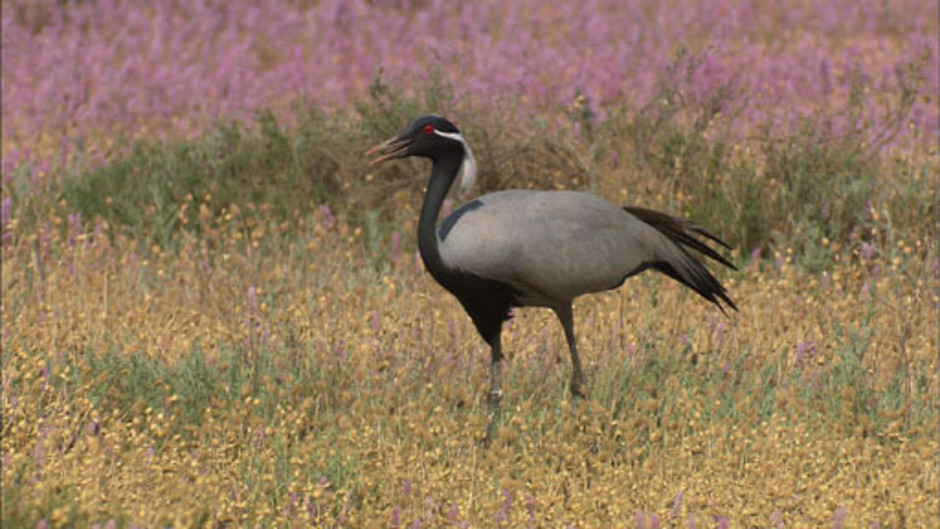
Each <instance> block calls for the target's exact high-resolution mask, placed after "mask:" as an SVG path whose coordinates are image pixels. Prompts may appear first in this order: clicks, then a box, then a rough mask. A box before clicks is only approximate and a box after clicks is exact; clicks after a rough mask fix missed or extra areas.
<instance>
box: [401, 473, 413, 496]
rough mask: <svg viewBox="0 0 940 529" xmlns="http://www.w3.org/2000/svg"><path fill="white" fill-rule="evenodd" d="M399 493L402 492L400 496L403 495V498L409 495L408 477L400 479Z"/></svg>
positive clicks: (409, 482) (409, 481)
mask: <svg viewBox="0 0 940 529" xmlns="http://www.w3.org/2000/svg"><path fill="white" fill-rule="evenodd" d="M401 494H402V496H404V497H405V498H408V497H410V496H411V480H410V479H408V478H405V480H404V481H402V484H401Z"/></svg>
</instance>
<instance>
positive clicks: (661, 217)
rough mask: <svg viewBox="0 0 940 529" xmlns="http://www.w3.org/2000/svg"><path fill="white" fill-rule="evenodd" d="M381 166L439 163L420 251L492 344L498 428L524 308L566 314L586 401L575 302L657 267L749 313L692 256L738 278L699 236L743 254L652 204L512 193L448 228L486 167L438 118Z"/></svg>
mask: <svg viewBox="0 0 940 529" xmlns="http://www.w3.org/2000/svg"><path fill="white" fill-rule="evenodd" d="M366 154H367V156H372V155H375V154H380V156H378V157H377V158H375V159H373V160H372V161H371V162H370V164H369V165H370V166H375V165H378V164H380V163H382V162H385V161H388V160H393V159H398V158H405V157H409V156H418V157H423V158H429V159H430V160H431V162H432V166H431V177H430V179H429V181H428V185H427V191H426V192H425V194H424V204H423V205H422V207H421V216H420V219H419V221H418V249H419V251H420V253H421V258H422V259H423V260H424V265H425V267H426V268H427V270H428V272H430V273H431V276H432V277H434V279H435V280H437V282H438V283H440V284H441V286H443V287H444V288H445V289H447V290H448V291H450V292H451V293H452V294H453V295H454V296H455V297H456V298H457V300H459V301H460V303H461V305H463V307H464V309H465V310H466V311H467V313H468V314H469V315H470V318H471V319H472V320H473V323H474V324H475V326H476V328H477V331H479V333H480V336H482V337H483V340H484V341H486V343H487V344H488V345H489V347H490V390H489V393H488V396H487V401H488V403H489V405H490V407H491V410H492V412H491V420H490V423H489V425H488V427H487V438H489V437H490V435H491V433H492V428H493V424H494V418H495V417H496V415H497V414H498V413H499V407H500V401H501V400H502V394H503V391H502V377H501V365H502V359H503V353H502V350H501V346H500V333H501V330H502V325H503V322H504V321H506V320H507V319H509V317H510V310H511V309H512V307H530V306H534V307H547V308H550V309H552V310H553V311H554V312H555V314H556V315H557V316H558V319H559V321H560V322H561V325H562V327H563V328H564V331H565V339H566V340H567V342H568V349H569V351H570V353H571V364H572V377H571V384H570V390H571V393H572V394H573V395H575V396H580V397H584V396H585V376H584V370H583V368H582V366H581V359H580V357H579V356H578V347H577V342H576V340H575V334H574V323H573V321H572V320H573V318H572V302H573V300H574V299H575V298H577V297H578V296H581V295H583V294H588V293H592V292H600V291H604V290H612V289H615V288H618V287H620V285H621V284H623V282H624V281H625V280H626V279H627V278H629V277H632V276H634V275H636V274H638V273H640V272H642V271H644V270H646V269H648V268H652V269H654V270H657V271H659V272H662V273H664V274H666V275H667V276H669V277H671V278H673V279H675V280H676V281H678V282H680V283H682V284H683V285H685V286H687V287H689V288H691V289H692V290H694V291H695V292H697V293H698V294H699V295H700V296H702V297H704V298H705V299H707V300H708V301H710V302H712V303H714V304H715V305H717V306H718V308H719V309H721V310H722V312H724V308H723V307H722V305H721V303H722V302H723V303H724V304H725V305H727V306H729V307H731V308H732V309H735V310H737V307H735V305H734V302H733V301H731V299H730V298H729V297H728V293H727V291H726V290H725V288H724V286H722V285H721V283H719V282H718V280H717V279H715V277H714V276H713V275H712V274H711V273H710V272H709V271H708V269H707V268H705V266H704V265H702V263H701V262H700V261H699V260H698V259H696V258H695V257H693V256H692V255H691V254H690V253H689V252H688V250H687V248H691V249H694V250H696V251H697V252H699V253H701V254H702V255H705V256H706V257H709V258H711V259H713V260H715V261H717V262H719V263H721V264H723V265H725V266H728V267H730V268H732V269H734V268H735V267H734V265H733V264H731V262H729V261H728V260H727V259H726V258H724V257H723V256H722V255H721V254H719V253H718V252H716V251H715V250H714V249H712V248H711V247H710V246H708V245H707V244H705V242H703V241H702V240H701V239H699V238H697V237H696V236H701V237H704V238H705V239H710V240H712V241H714V242H716V243H718V244H720V245H721V246H724V247H725V248H727V249H730V248H731V247H730V246H728V244H727V243H725V242H724V241H722V240H721V239H719V238H718V237H717V236H716V235H714V234H713V233H711V232H710V231H708V230H706V229H705V228H703V227H701V226H699V225H698V224H695V223H694V222H692V221H689V220H686V219H679V218H675V217H672V216H670V215H667V214H665V213H660V212H658V211H653V210H650V209H646V208H641V207H620V206H617V205H616V204H613V203H612V202H609V201H607V200H606V199H603V198H601V197H599V196H597V195H593V194H590V193H584V192H577V191H535V190H517V189H514V190H506V191H498V192H495V193H491V194H488V195H484V196H481V197H479V198H477V199H475V200H473V201H471V202H469V203H467V204H465V205H464V206H462V207H461V208H459V209H458V210H457V211H455V212H454V213H453V214H451V215H450V216H448V217H447V218H446V219H444V221H443V223H441V226H440V228H438V225H437V219H438V215H439V214H440V210H441V205H442V203H443V202H444V198H445V196H446V195H447V193H448V191H449V190H450V188H451V186H452V184H453V183H454V180H456V179H457V178H458V177H460V179H461V188H463V189H464V190H469V189H470V188H471V187H472V185H473V181H474V178H475V173H476V162H475V160H474V157H473V152H472V151H471V150H470V146H469V145H468V144H467V142H466V140H465V139H464V137H463V135H462V134H461V133H460V131H459V130H457V127H455V126H454V124H453V123H451V122H450V121H448V120H446V119H444V118H442V117H439V116H434V115H429V116H422V117H420V118H417V119H415V120H414V121H412V122H411V123H410V124H409V125H408V127H407V128H406V129H405V131H404V132H402V133H401V134H400V135H399V136H398V137H396V138H392V139H390V140H388V141H386V142H383V143H381V144H379V145H376V146H375V147H373V148H372V149H369V151H368V152H367V153H366Z"/></svg>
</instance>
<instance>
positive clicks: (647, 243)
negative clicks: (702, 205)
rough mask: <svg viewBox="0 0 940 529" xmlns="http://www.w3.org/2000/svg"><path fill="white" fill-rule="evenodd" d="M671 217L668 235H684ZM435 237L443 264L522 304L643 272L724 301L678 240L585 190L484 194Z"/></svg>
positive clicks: (611, 284) (550, 300) (563, 298)
mask: <svg viewBox="0 0 940 529" xmlns="http://www.w3.org/2000/svg"><path fill="white" fill-rule="evenodd" d="M646 211H647V210H643V212H646ZM660 215H662V214H660ZM663 217H664V218H667V219H673V218H672V217H669V216H668V215H663ZM659 220H662V219H659ZM673 220H675V221H676V222H677V223H678V224H676V226H677V227H676V228H675V229H674V230H673V231H676V233H678V234H679V235H681V236H689V237H691V234H690V233H688V232H686V231H682V229H683V228H682V227H683V226H686V225H685V224H682V222H683V221H679V220H678V219H673ZM660 224H664V221H663V222H660ZM664 225H667V226H672V225H670V224H668V223H665V224H664ZM691 226H694V225H691ZM694 227H697V226H694ZM680 232H681V233H680ZM440 236H441V239H442V240H441V256H442V258H443V260H444V262H445V264H446V265H447V266H448V267H451V268H456V269H459V270H462V271H464V272H466V273H470V274H474V275H477V276H480V277H485V278H488V279H495V280H497V281H501V282H504V283H506V284H509V285H511V286H512V287H514V288H515V289H516V290H517V291H520V292H522V293H523V294H524V295H525V297H527V298H528V303H526V304H533V305H548V306H552V304H559V303H566V302H570V301H571V300H572V299H574V298H576V297H578V296H580V295H582V294H586V293H589V292H599V291H602V290H609V289H611V288H616V287H617V286H619V285H620V284H621V283H622V282H623V281H624V280H625V279H626V278H627V277H629V276H631V275H633V274H635V273H638V272H640V271H642V270H644V269H646V268H650V267H652V268H656V269H658V270H660V271H662V272H664V273H666V274H667V275H669V276H670V277H673V278H674V279H676V280H678V281H680V282H682V283H683V284H686V285H687V286H689V287H690V288H693V289H694V290H696V291H697V292H698V293H699V294H702V295H703V296H705V297H706V298H708V299H709V300H710V301H713V302H715V295H718V297H720V298H722V299H725V298H726V296H725V295H724V289H723V288H721V285H720V284H718V283H717V281H716V280H715V279H714V277H712V276H711V274H710V273H709V272H708V270H707V269H705V267H704V266H703V265H702V264H701V263H699V262H698V261H697V260H696V259H695V258H694V257H692V256H691V255H690V254H689V253H688V252H686V251H685V250H684V249H683V248H682V247H681V246H680V245H681V244H685V245H687V246H688V243H687V242H683V240H682V237H679V238H676V237H674V236H673V235H670V232H669V230H664V229H659V228H657V227H655V226H654V224H651V223H648V222H646V221H645V220H643V218H642V217H641V216H639V215H637V214H635V213H634V212H631V211H628V210H625V209H624V208H622V207H620V206H618V205H616V204H613V203H612V202H610V201H608V200H606V199H604V198H601V197H599V196H597V195H592V194H590V193H581V192H575V191H524V190H511V191H502V192H498V193H493V194H490V195H485V196H483V197H480V198H479V199H477V200H475V201H473V202H471V203H469V204H467V205H465V206H464V207H463V208H461V209H459V210H458V211H456V212H455V213H454V214H452V215H451V216H450V217H448V218H447V219H446V220H445V221H444V223H443V224H442V226H441V233H440ZM693 240H694V239H693ZM695 242H698V241H697V240H695ZM691 247H695V246H691ZM706 248H707V247H706ZM696 249H698V248H696ZM732 306H733V305H732Z"/></svg>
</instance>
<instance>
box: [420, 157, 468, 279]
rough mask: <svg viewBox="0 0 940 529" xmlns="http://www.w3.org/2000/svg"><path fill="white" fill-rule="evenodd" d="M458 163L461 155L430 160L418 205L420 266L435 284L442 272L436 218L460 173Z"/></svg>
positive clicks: (442, 264) (460, 160)
mask: <svg viewBox="0 0 940 529" xmlns="http://www.w3.org/2000/svg"><path fill="white" fill-rule="evenodd" d="M461 162H463V153H460V155H455V156H444V157H440V158H438V159H436V160H434V165H433V166H432V168H431V179H430V180H429V181H428V189H427V191H426V192H425V193H424V204H423V205H422V206H421V217H420V219H419V220H418V250H419V251H420V252H421V259H423V260H424V266H425V267H426V268H427V269H428V271H429V272H431V275H433V276H434V277H435V278H437V279H438V281H440V275H441V274H442V272H444V263H443V261H442V260H441V250H440V239H438V237H437V217H438V215H439V214H440V212H441V204H443V203H444V198H445V197H446V196H447V191H448V190H449V189H450V186H451V185H452V184H453V183H454V179H455V178H456V177H457V173H458V172H459V171H460V164H461Z"/></svg>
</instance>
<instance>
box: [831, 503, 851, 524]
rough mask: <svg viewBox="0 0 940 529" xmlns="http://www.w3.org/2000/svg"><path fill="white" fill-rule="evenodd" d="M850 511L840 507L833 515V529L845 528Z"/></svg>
mask: <svg viewBox="0 0 940 529" xmlns="http://www.w3.org/2000/svg"><path fill="white" fill-rule="evenodd" d="M848 514H849V511H848V510H847V509H846V508H845V507H839V508H838V509H836V510H835V512H834V513H832V529H842V528H843V527H845V519H846V517H848Z"/></svg>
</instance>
